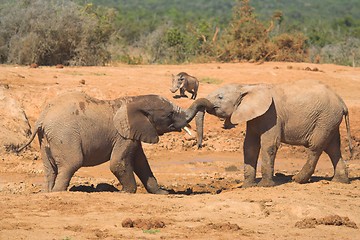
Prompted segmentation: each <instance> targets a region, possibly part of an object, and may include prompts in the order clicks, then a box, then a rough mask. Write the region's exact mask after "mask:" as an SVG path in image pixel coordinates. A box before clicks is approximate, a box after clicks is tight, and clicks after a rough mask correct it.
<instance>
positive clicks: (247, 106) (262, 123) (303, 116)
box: [196, 81, 352, 187]
mask: <svg viewBox="0 0 360 240" xmlns="http://www.w3.org/2000/svg"><path fill="white" fill-rule="evenodd" d="M207 99H208V100H209V101H210V102H211V103H212V104H213V105H214V108H213V109H212V110H211V111H208V110H207V112H208V113H210V114H213V115H215V116H218V117H221V118H225V123H228V124H229V123H230V122H231V123H233V124H238V123H241V122H246V136H245V141H244V171H245V172H244V178H245V180H244V185H243V186H244V187H247V186H253V185H255V176H256V166H257V162H258V156H259V153H261V156H262V163H261V173H262V180H261V181H260V183H259V186H273V185H274V181H273V175H274V160H275V156H276V152H277V150H278V148H279V146H280V143H281V142H282V143H287V144H291V145H302V146H305V147H306V148H307V149H308V160H307V162H306V163H305V165H304V166H303V168H302V169H301V171H300V172H299V173H298V174H296V175H295V176H294V177H293V180H294V181H296V182H298V183H305V182H307V181H308V180H309V179H310V177H311V175H312V174H313V173H314V170H315V167H316V164H317V161H318V159H319V157H320V155H321V153H322V152H323V151H325V152H326V153H327V154H328V155H329V157H330V159H331V161H332V164H333V167H334V177H333V181H338V182H344V183H348V182H349V178H348V171H347V167H346V164H345V162H344V161H343V159H342V157H341V151H340V133H339V125H340V123H341V121H342V118H343V116H345V122H346V127H347V133H348V138H349V146H350V150H351V149H352V146H351V136H350V127H349V116H348V109H347V107H346V105H345V103H344V102H343V100H342V99H341V98H340V97H339V96H338V95H337V94H335V93H334V92H333V91H332V90H330V89H329V88H328V87H327V86H325V85H323V84H321V83H318V82H315V81H298V82H293V83H283V84H278V85H266V84H258V85H240V84H230V85H226V86H224V87H221V88H219V89H217V90H215V91H214V92H212V93H210V94H209V95H208V97H207ZM203 120H204V112H199V113H198V115H197V117H196V124H197V131H198V146H199V147H201V144H202V137H203Z"/></svg>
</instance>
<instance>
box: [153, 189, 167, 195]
mask: <svg viewBox="0 0 360 240" xmlns="http://www.w3.org/2000/svg"><path fill="white" fill-rule="evenodd" d="M154 194H161V195H168V194H169V192H168V191H167V190H164V189H161V188H159V189H158V190H157V191H156V192H154Z"/></svg>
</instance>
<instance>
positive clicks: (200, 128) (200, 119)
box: [195, 111, 205, 148]
mask: <svg viewBox="0 0 360 240" xmlns="http://www.w3.org/2000/svg"><path fill="white" fill-rule="evenodd" d="M204 117H205V111H199V112H198V113H197V114H196V117H195V123H196V132H197V146H198V148H202V141H203V138H204Z"/></svg>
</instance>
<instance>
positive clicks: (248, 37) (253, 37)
mask: <svg viewBox="0 0 360 240" xmlns="http://www.w3.org/2000/svg"><path fill="white" fill-rule="evenodd" d="M273 18H274V19H272V20H271V23H270V27H266V26H265V25H264V23H262V22H260V21H259V20H258V18H257V17H256V16H255V14H254V8H252V7H251V6H250V4H249V0H242V1H239V4H238V5H237V6H235V7H234V12H233V20H232V22H231V23H230V28H229V29H228V32H227V35H226V36H225V37H224V40H223V41H224V42H223V46H221V48H220V50H219V51H220V53H221V54H220V55H219V56H220V60H222V61H238V60H240V61H241V60H255V61H304V60H306V57H307V55H306V49H307V46H306V37H305V36H303V35H302V34H300V33H293V34H288V33H286V34H280V35H276V34H275V35H274V36H272V37H271V31H272V30H273V28H274V21H277V22H278V23H280V22H281V21H282V20H281V19H282V15H281V13H280V12H276V14H274V16H273Z"/></svg>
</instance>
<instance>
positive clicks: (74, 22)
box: [0, 0, 111, 65]
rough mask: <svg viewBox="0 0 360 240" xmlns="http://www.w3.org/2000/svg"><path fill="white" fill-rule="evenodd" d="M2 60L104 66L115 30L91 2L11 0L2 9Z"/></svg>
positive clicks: (15, 62) (0, 24)
mask: <svg viewBox="0 0 360 240" xmlns="http://www.w3.org/2000/svg"><path fill="white" fill-rule="evenodd" d="M95 10H96V9H95ZM0 15H1V21H0V29H1V30H0V39H1V40H0V44H1V46H0V61H1V63H14V64H31V63H37V64H39V65H56V64H60V63H61V64H65V65H103V64H105V63H106V62H107V61H109V59H110V54H109V52H108V51H107V49H106V46H107V43H108V40H109V39H110V36H111V29H110V27H109V26H108V28H105V27H104V25H105V24H104V22H101V21H100V19H99V18H97V15H96V13H95V12H94V9H93V7H92V6H91V5H87V6H85V7H80V6H79V5H77V4H75V3H73V2H72V1H69V0H64V1H47V0H34V1H27V0H20V1H15V2H12V1H8V2H6V4H3V5H1V9H0Z"/></svg>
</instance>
